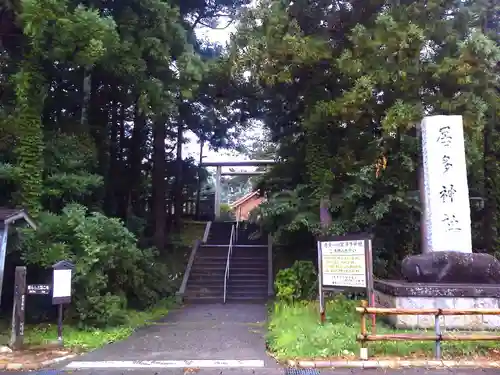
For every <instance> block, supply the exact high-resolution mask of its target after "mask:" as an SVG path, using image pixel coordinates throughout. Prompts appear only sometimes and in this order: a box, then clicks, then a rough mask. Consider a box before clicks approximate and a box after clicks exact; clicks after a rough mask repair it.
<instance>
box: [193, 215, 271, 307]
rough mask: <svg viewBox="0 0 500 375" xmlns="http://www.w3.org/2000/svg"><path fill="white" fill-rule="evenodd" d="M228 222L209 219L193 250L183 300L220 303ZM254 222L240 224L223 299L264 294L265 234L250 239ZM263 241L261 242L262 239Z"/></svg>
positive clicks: (248, 298) (238, 299)
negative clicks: (203, 237) (201, 241)
mask: <svg viewBox="0 0 500 375" xmlns="http://www.w3.org/2000/svg"><path fill="white" fill-rule="evenodd" d="M232 225H233V223H231V222H213V223H212V226H211V228H210V233H209V236H208V240H207V243H206V244H202V245H201V246H200V247H199V248H198V251H197V253H196V257H195V259H194V262H193V266H192V268H191V273H190V275H189V279H188V282H187V287H186V291H185V294H184V301H185V302H187V303H222V302H223V301H224V275H225V271H226V260H227V252H228V248H229V245H228V243H229V237H230V235H231V226H232ZM257 229H258V228H257V227H256V226H247V227H243V228H241V230H240V231H239V233H238V241H237V243H236V244H235V245H234V246H233V252H232V257H231V261H230V272H229V278H228V282H227V294H226V302H228V303H230V302H261V301H265V300H267V298H268V250H267V236H266V238H265V241H264V240H263V239H262V238H258V239H251V238H249V235H250V234H251V233H255V232H256V230H257ZM264 242H265V243H264Z"/></svg>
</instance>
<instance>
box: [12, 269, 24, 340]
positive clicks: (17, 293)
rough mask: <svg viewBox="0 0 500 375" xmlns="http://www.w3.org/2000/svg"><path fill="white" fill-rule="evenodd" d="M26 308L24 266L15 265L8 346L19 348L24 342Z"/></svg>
mask: <svg viewBox="0 0 500 375" xmlns="http://www.w3.org/2000/svg"><path fill="white" fill-rule="evenodd" d="M25 310H26V267H23V266H17V267H16V271H15V276H14V306H13V308H12V333H11V337H10V346H11V347H12V349H14V350H16V349H21V348H22V346H23V343H24V317H25Z"/></svg>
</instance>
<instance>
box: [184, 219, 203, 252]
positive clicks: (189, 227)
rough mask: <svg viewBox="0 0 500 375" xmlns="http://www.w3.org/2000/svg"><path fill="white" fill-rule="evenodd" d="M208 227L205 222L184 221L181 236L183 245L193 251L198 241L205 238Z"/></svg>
mask: <svg viewBox="0 0 500 375" xmlns="http://www.w3.org/2000/svg"><path fill="white" fill-rule="evenodd" d="M206 225H207V223H206V222H204V221H188V220H186V221H184V222H183V223H182V229H181V231H180V234H179V240H180V242H181V244H182V245H183V246H186V247H188V248H189V249H191V247H193V244H194V242H195V241H196V240H201V239H202V238H203V235H204V234H205V227H206Z"/></svg>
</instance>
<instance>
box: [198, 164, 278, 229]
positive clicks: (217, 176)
mask: <svg viewBox="0 0 500 375" xmlns="http://www.w3.org/2000/svg"><path fill="white" fill-rule="evenodd" d="M273 164H276V161H275V160H243V161H204V162H202V163H201V166H202V167H216V168H217V169H216V172H215V204H214V214H215V218H216V219H218V218H219V217H220V202H221V199H220V196H221V181H220V180H221V177H222V176H258V175H261V174H264V173H266V172H265V171H254V172H246V171H245V172H224V173H223V172H222V167H260V166H269V165H273Z"/></svg>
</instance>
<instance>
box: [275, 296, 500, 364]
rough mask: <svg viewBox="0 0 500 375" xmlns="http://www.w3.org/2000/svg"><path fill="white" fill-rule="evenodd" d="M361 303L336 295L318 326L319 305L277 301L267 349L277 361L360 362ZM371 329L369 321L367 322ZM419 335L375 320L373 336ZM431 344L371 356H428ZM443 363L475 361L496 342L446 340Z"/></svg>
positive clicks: (373, 351)
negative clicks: (463, 359) (455, 360)
mask: <svg viewBox="0 0 500 375" xmlns="http://www.w3.org/2000/svg"><path fill="white" fill-rule="evenodd" d="M357 306H359V301H352V300H348V299H346V298H345V297H344V296H342V295H337V296H336V297H335V298H334V299H332V300H330V301H327V303H326V322H325V323H324V324H320V322H319V306H318V303H317V302H316V301H314V302H300V303H294V304H287V303H285V302H277V303H275V304H274V305H273V306H272V307H271V309H270V310H271V311H270V317H269V320H268V322H269V323H268V325H269V333H268V337H267V341H268V347H269V349H270V350H271V351H272V352H273V353H274V354H275V355H276V356H277V358H279V359H280V360H286V359H313V358H314V359H319V358H325V359H335V358H339V359H358V358H359V348H360V344H359V342H357V340H356V338H357V336H358V335H359V333H360V332H361V327H360V316H359V313H357V312H356V311H355V308H356V307H357ZM367 326H368V327H367V329H368V330H370V329H371V327H370V319H367ZM408 333H411V334H422V332H415V331H411V330H395V329H393V328H391V327H388V326H387V325H385V324H384V323H383V322H382V321H381V319H377V334H408ZM434 345H435V344H434V343H433V342H429V341H398V342H394V341H392V342H391V341H385V342H378V343H377V344H376V345H375V344H374V345H371V346H370V356H373V357H375V358H376V357H379V356H380V357H385V358H387V357H388V356H394V357H400V358H401V357H402V358H406V357H408V358H409V359H414V358H415V357H416V356H419V357H427V356H429V357H430V356H432V353H433V349H434ZM442 348H443V351H442V353H443V359H444V358H446V359H456V357H470V358H475V357H477V356H481V355H488V353H489V352H490V351H491V350H492V349H493V350H495V343H494V342H493V341H492V342H487V341H484V342H481V344H478V343H474V342H471V341H448V342H443V343H442Z"/></svg>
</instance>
